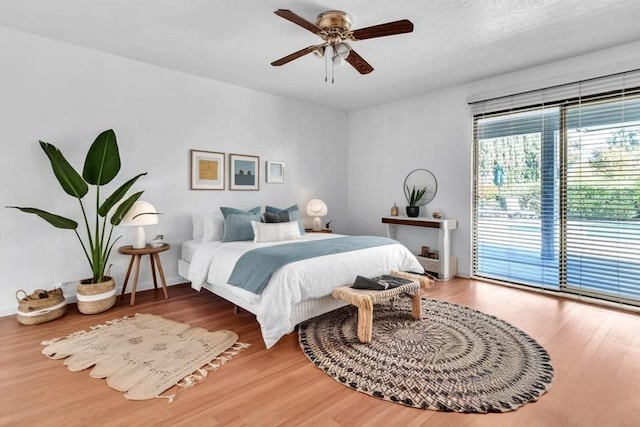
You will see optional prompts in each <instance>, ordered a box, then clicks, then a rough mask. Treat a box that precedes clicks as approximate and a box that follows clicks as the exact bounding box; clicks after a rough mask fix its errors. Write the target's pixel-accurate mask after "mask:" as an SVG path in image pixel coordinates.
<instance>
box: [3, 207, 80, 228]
mask: <svg viewBox="0 0 640 427" xmlns="http://www.w3.org/2000/svg"><path fill="white" fill-rule="evenodd" d="M6 207H7V208H13V209H19V210H21V211H22V212H25V213H30V214H35V215H38V216H39V217H40V218H42V219H44V220H45V221H47V222H48V223H49V224H51V225H53V226H54V227H56V228H63V229H66V230H75V229H76V228H78V223H77V222H75V221H74V220H72V219H69V218H65V217H63V216H60V215H55V214H52V213H49V212H46V211H43V210H41V209H37V208H21V207H18V206H6Z"/></svg>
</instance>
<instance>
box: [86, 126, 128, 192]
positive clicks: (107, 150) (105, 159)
mask: <svg viewBox="0 0 640 427" xmlns="http://www.w3.org/2000/svg"><path fill="white" fill-rule="evenodd" d="M119 171H120V153H119V152H118V144H117V142H116V134H115V132H114V131H113V130H112V129H109V130H105V131H104V132H102V133H101V134H100V135H98V136H97V137H96V140H95V141H94V142H93V144H91V147H89V151H88V152H87V157H86V159H85V161H84V169H83V170H82V176H83V177H84V179H85V181H87V182H88V183H89V184H92V185H105V184H108V183H109V182H111V180H112V179H113V178H115V177H116V175H118V172H119Z"/></svg>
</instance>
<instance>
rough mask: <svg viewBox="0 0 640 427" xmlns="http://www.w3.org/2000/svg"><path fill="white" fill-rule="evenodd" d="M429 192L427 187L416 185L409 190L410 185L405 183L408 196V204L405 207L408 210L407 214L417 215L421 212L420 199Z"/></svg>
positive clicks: (406, 195) (405, 191)
mask: <svg viewBox="0 0 640 427" xmlns="http://www.w3.org/2000/svg"><path fill="white" fill-rule="evenodd" d="M426 192H427V187H422V188H416V186H415V185H414V186H413V188H412V189H411V191H409V186H408V185H406V184H405V186H404V195H405V197H406V198H407V203H408V206H407V207H406V208H405V210H406V212H407V216H410V217H417V216H418V215H419V214H420V205H419V204H418V203H420V200H422V197H423V196H424V195H425V193H426Z"/></svg>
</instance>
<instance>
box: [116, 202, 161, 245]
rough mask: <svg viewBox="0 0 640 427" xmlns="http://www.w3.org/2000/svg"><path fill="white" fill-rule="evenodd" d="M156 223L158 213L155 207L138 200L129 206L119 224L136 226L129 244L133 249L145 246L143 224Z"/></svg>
mask: <svg viewBox="0 0 640 427" xmlns="http://www.w3.org/2000/svg"><path fill="white" fill-rule="evenodd" d="M157 223H158V213H157V212H156V208H154V207H153V205H151V203H149V202H143V201H142V200H138V201H137V202H135V203H134V204H133V206H131V209H129V212H127V214H126V215H125V216H124V218H123V219H122V221H121V222H120V225H122V226H125V227H137V228H136V235H135V237H134V240H133V244H132V245H131V246H132V247H133V248H134V249H142V248H144V247H145V246H146V244H147V243H146V239H145V236H144V226H145V225H154V224H157Z"/></svg>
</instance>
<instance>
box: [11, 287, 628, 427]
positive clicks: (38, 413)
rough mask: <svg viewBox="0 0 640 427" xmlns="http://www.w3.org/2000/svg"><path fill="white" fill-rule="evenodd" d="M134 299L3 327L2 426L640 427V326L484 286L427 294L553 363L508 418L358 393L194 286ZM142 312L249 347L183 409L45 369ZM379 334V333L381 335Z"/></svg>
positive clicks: (292, 341) (600, 311)
mask: <svg viewBox="0 0 640 427" xmlns="http://www.w3.org/2000/svg"><path fill="white" fill-rule="evenodd" d="M169 296H170V299H169V300H166V301H165V300H164V299H163V295H162V292H161V291H156V292H154V291H146V292H141V293H139V294H138V296H137V298H136V305H135V307H133V308H131V307H129V305H128V303H129V299H128V298H125V300H124V301H119V302H118V304H117V305H116V307H114V308H113V309H111V310H109V311H107V312H106V313H101V314H97V315H91V316H87V315H82V314H79V313H78V312H77V311H76V309H75V306H70V307H69V311H68V312H67V314H66V315H65V316H64V317H63V318H61V319H58V320H55V321H53V322H49V323H45V324H41V325H36V326H22V325H20V324H18V323H17V321H16V320H15V317H5V318H0V339H1V342H2V344H3V345H2V353H1V356H0V378H1V380H2V397H1V400H0V425H12V426H13V425H16V426H22V425H24V426H36V425H43V426H44V425H46V426H89V425H91V426H95V425H109V426H148V425H167V426H169V425H171V426H201V425H202V426H215V425H230V426H242V425H248V426H253V425H258V426H262V425H265V426H271V425H296V426H298V425H303V426H314V425H322V426H344V425H371V426H391V425H401V426H419V425H429V426H455V427H465V426H466V427H468V426H518V427H526V426H563V427H564V426H580V427H588V426H606V427H609V426H638V425H640V333H639V331H640V316H639V315H637V314H633V313H628V312H624V311H617V310H613V309H609V308H604V307H598V306H593V305H588V304H584V303H580V302H576V301H569V300H563V299H558V298H555V297H552V296H546V295H541V294H537V293H532V292H527V291H522V290H517V289H511V288H506V287H502V286H498V285H493V284H487V283H482V282H478V281H472V280H466V279H456V280H454V281H450V282H445V283H439V284H438V285H436V286H435V287H434V288H433V289H431V290H429V291H428V292H427V296H429V297H431V298H436V299H442V300H446V301H450V302H454V303H457V304H461V305H465V306H468V307H471V308H474V309H477V310H480V311H483V312H485V313H488V314H492V315H495V316H497V317H500V318H502V319H504V320H506V321H508V322H510V323H512V324H513V325H515V326H517V327H519V328H520V329H522V330H524V331H525V332H527V333H528V334H529V335H531V336H532V337H533V338H534V339H536V340H537V341H538V342H539V343H540V344H541V345H542V346H544V347H545V348H546V349H547V351H548V352H549V354H550V355H551V358H552V363H553V366H554V368H555V379H554V383H553V384H552V386H551V389H550V390H549V392H548V393H547V394H545V395H544V396H542V398H541V399H540V400H539V401H538V402H535V403H530V404H527V405H525V406H523V407H522V408H520V409H518V410H516V411H514V412H509V413H504V414H485V415H483V414H453V413H443V412H435V411H424V410H420V409H413V408H408V407H404V406H401V405H397V404H393V403H390V402H386V401H382V400H379V399H376V398H373V397H370V396H367V395H364V394H361V393H358V392H355V391H352V390H350V389H348V388H346V387H344V386H342V385H340V384H338V383H337V382H336V381H334V380H333V379H331V378H330V377H328V376H327V375H325V374H324V373H323V372H321V371H320V370H319V369H317V368H316V367H315V366H314V365H313V364H312V363H311V362H309V361H308V360H307V358H306V357H305V356H304V355H303V354H302V352H301V351H300V349H299V347H298V343H297V334H296V333H292V334H289V335H288V336H286V337H285V338H284V339H282V340H281V341H280V342H278V344H276V346H275V347H273V348H272V349H270V350H266V349H265V348H264V344H263V343H262V340H261V336H260V331H259V328H258V324H257V322H256V321H255V318H254V316H253V315H251V314H250V313H247V312H241V313H240V314H238V315H235V314H233V306H232V305H231V304H229V303H228V302H226V301H224V300H222V299H220V298H219V297H216V296H215V295H213V294H211V293H209V292H207V291H202V292H200V293H198V292H196V291H193V290H192V289H191V288H189V286H188V285H178V286H172V287H170V288H169ZM136 312H141V313H153V314H159V315H162V316H165V317H168V318H171V319H174V320H177V321H181V322H187V323H190V324H192V325H196V326H201V327H204V328H207V329H209V330H217V329H230V330H233V331H235V332H237V333H238V334H239V335H240V340H241V341H243V342H247V343H251V344H252V345H251V347H249V348H248V349H245V350H243V351H242V352H241V353H240V354H239V355H237V356H236V357H235V358H234V359H233V360H232V361H231V362H230V363H228V364H227V365H224V366H222V367H221V368H220V369H219V370H218V371H216V372H214V373H212V374H211V375H210V376H209V377H208V378H207V379H206V380H205V381H204V382H202V383H201V384H199V385H197V386H196V387H193V388H189V389H179V390H178V392H177V399H176V400H175V402H173V403H171V404H167V400H164V399H154V400H147V401H140V402H135V401H128V400H126V399H125V398H124V397H123V396H122V393H120V392H117V391H115V390H112V389H111V388H110V387H109V386H107V384H106V383H105V381H104V380H100V379H94V378H91V377H89V372H88V371H82V372H70V371H68V370H67V368H66V367H64V366H63V364H62V361H59V360H49V359H48V358H46V357H45V356H43V355H42V354H41V353H40V351H41V348H42V346H41V345H40V343H41V341H43V340H45V339H49V338H52V337H58V336H66V335H68V334H69V333H71V332H74V331H77V330H80V329H85V328H88V327H89V326H92V325H95V324H98V323H102V322H104V321H106V320H110V319H114V318H118V317H122V316H124V315H131V314H134V313H136ZM374 327H375V325H374Z"/></svg>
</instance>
